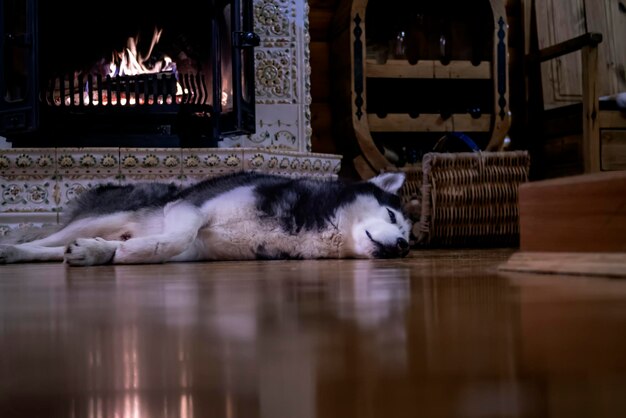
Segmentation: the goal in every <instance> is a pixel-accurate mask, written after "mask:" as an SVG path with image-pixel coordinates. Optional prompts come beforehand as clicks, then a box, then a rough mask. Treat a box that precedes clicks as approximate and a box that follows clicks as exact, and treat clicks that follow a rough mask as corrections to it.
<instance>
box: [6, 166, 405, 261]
mask: <svg viewBox="0 0 626 418" xmlns="http://www.w3.org/2000/svg"><path fill="white" fill-rule="evenodd" d="M404 179H405V178H404V174H402V173H385V174H381V175H379V176H376V177H374V178H372V179H370V180H368V181H361V182H354V183H348V182H343V181H340V180H333V181H329V180H314V179H306V178H298V179H294V178H289V177H284V176H277V175H268V174H260V173H254V172H241V173H237V174H231V175H226V176H221V177H215V178H211V179H208V180H204V181H202V182H199V183H197V184H195V185H192V186H189V187H186V188H178V187H176V186H174V185H168V184H162V183H146V184H134V185H125V186H114V185H106V186H99V187H96V188H94V189H92V190H89V191H87V192H85V193H83V194H82V195H81V196H80V197H78V198H77V199H75V201H74V202H73V205H72V207H71V209H70V211H69V213H68V215H69V216H68V219H67V221H66V222H65V223H64V226H63V227H62V228H61V229H60V230H58V231H57V232H54V233H52V234H51V235H48V236H47V237H45V238H42V239H38V240H35V241H31V242H27V243H20V244H14V245H0V263H16V262H31V261H61V260H65V262H67V263H68V264H70V265H76V266H87V265H98V264H109V263H113V264H138V263H163V262H168V261H202V260H248V259H284V258H295V259H311V258H389V257H400V256H405V255H406V254H407V253H408V252H409V244H408V240H409V232H410V224H409V221H408V220H407V218H406V216H405V215H404V213H403V211H402V208H401V206H400V198H399V196H398V195H397V192H398V191H399V189H400V188H401V187H402V184H403V183H404Z"/></svg>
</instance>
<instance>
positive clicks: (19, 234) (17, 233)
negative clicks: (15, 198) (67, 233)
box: [0, 224, 62, 245]
mask: <svg viewBox="0 0 626 418" xmlns="http://www.w3.org/2000/svg"><path fill="white" fill-rule="evenodd" d="M61 226H62V225H53V224H46V225H42V226H35V225H24V226H19V227H17V228H13V229H11V230H9V231H8V232H7V233H6V234H4V235H0V244H13V245H15V244H23V243H25V242H31V241H35V240H38V239H41V238H45V237H47V236H49V235H52V234H53V233H55V232H57V231H58V230H59V229H61Z"/></svg>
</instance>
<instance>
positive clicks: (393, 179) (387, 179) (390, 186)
mask: <svg viewBox="0 0 626 418" xmlns="http://www.w3.org/2000/svg"><path fill="white" fill-rule="evenodd" d="M405 178H406V176H405V174H404V173H403V172H400V171H396V172H392V173H383V174H379V175H377V176H376V177H372V178H371V179H369V180H368V181H369V182H370V183H374V184H375V185H376V186H378V187H380V188H381V189H383V190H384V191H386V192H388V193H393V194H397V193H398V190H400V188H401V187H402V185H403V184H404V180H405Z"/></svg>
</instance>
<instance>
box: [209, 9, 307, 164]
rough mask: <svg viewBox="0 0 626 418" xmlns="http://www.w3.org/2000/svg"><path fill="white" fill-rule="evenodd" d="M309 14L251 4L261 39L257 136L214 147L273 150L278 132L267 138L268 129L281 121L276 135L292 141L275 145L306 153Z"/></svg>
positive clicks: (257, 67) (257, 56) (257, 69)
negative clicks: (280, 127)
mask: <svg viewBox="0 0 626 418" xmlns="http://www.w3.org/2000/svg"><path fill="white" fill-rule="evenodd" d="M308 13H309V6H308V3H307V2H306V1H297V0H255V2H254V17H255V25H254V30H255V32H256V33H257V34H258V35H259V36H260V37H261V44H260V46H259V47H257V48H256V53H255V72H256V75H255V83H256V84H255V86H256V92H255V94H256V103H257V133H256V134H254V135H244V136H239V137H234V138H227V139H225V140H223V141H221V142H220V144H219V147H223V148H233V147H249V146H260V147H271V146H276V140H275V138H274V136H275V135H276V133H277V132H278V131H276V130H270V131H269V134H268V129H267V126H269V125H270V124H272V123H275V122H276V121H281V122H282V124H283V127H284V128H283V130H282V131H284V132H283V133H281V135H289V136H290V137H292V138H294V140H293V141H289V142H284V141H283V142H281V143H280V146H282V147H284V148H286V149H289V150H292V151H299V152H306V151H310V150H311V135H312V130H311V114H310V108H309V106H310V103H311V83H310V74H311V65H310V60H309V54H310V52H309V43H310V38H309V19H308ZM276 105H280V106H276ZM263 107H271V109H272V111H271V116H269V117H268V115H270V113H269V112H262V111H260V110H261V109H262V108H263ZM285 132H286V133H285Z"/></svg>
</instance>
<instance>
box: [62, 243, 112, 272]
mask: <svg viewBox="0 0 626 418" xmlns="http://www.w3.org/2000/svg"><path fill="white" fill-rule="evenodd" d="M116 249H117V244H116V243H114V242H111V241H107V240H105V239H102V238H78V239H77V240H76V241H74V242H72V243H71V244H69V245H68V246H67V247H66V248H65V257H64V258H65V262H66V263H68V264H69V265H71V266H95V265H100V264H108V263H110V262H111V261H112V260H113V256H115V250H116Z"/></svg>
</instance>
